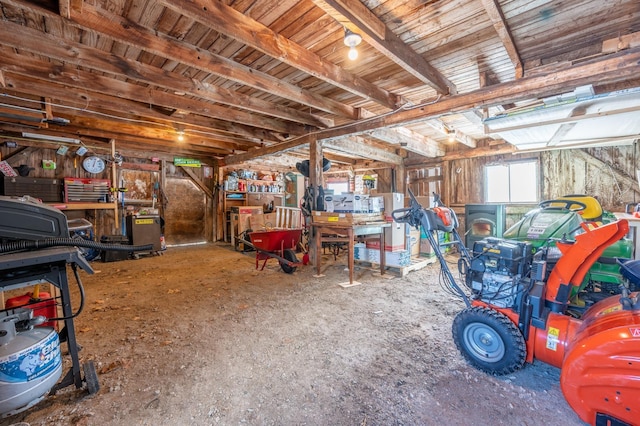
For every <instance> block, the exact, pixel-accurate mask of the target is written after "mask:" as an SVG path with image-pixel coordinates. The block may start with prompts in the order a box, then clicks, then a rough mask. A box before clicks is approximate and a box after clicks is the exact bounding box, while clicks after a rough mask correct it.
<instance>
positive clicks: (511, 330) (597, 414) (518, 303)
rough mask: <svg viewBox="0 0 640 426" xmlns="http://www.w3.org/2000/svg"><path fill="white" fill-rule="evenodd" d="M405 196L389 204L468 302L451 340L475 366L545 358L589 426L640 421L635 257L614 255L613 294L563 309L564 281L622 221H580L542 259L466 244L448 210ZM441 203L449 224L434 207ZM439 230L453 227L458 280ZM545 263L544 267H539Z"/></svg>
mask: <svg viewBox="0 0 640 426" xmlns="http://www.w3.org/2000/svg"><path fill="white" fill-rule="evenodd" d="M409 195H410V197H411V205H410V207H408V208H405V209H400V210H396V211H394V212H393V218H394V220H396V221H397V222H402V223H408V224H410V225H412V226H415V227H419V226H422V227H423V228H424V231H425V233H426V234H427V236H428V238H429V241H430V242H431V244H432V246H433V249H434V253H435V255H436V256H437V257H438V259H439V261H440V267H441V270H442V276H443V278H444V280H445V281H446V284H447V288H448V289H450V290H452V291H453V292H455V293H456V294H457V295H458V296H459V297H461V298H462V299H463V301H464V302H465V304H466V308H465V309H463V310H462V311H461V312H460V313H458V315H457V316H456V317H455V319H454V321H453V326H452V332H453V339H454V342H455V344H456V346H457V347H458V350H459V351H460V353H461V354H462V356H463V357H464V358H465V359H466V360H467V361H468V362H469V363H470V364H471V365H473V366H474V367H476V368H478V369H480V370H482V371H484V372H486V373H489V374H494V375H502V374H510V373H513V372H514V371H516V370H518V369H520V368H521V367H522V366H523V365H525V363H532V362H533V361H534V360H539V361H543V362H545V363H547V364H550V365H553V366H555V367H557V368H559V369H560V370H561V372H560V373H561V374H560V386H561V389H562V392H563V394H564V396H565V399H566V400H567V402H568V403H569V405H570V406H571V408H573V410H574V411H575V412H576V413H577V414H578V416H579V417H580V418H581V419H582V420H583V421H585V422H588V423H590V424H593V425H611V426H614V425H617V426H624V425H638V424H640V423H638V422H639V421H640V295H639V293H638V292H629V284H632V285H633V286H634V288H635V286H636V285H638V284H640V261H629V260H626V261H624V260H621V261H620V263H621V266H620V267H621V271H622V276H623V277H624V279H625V284H623V285H622V288H621V294H619V295H613V296H610V297H608V298H605V299H604V300H601V301H599V302H597V303H595V304H594V305H592V306H591V307H589V308H588V309H586V310H585V311H584V313H582V316H581V317H579V318H578V317H576V316H575V315H574V314H573V312H571V311H569V309H568V307H569V298H570V296H571V292H572V289H573V288H574V287H579V286H580V285H581V283H582V282H583V280H584V277H585V274H587V272H588V270H589V268H590V267H591V266H592V264H593V263H594V262H595V261H596V260H597V259H598V258H599V257H600V256H601V255H602V253H603V251H604V250H605V249H606V248H607V247H609V246H610V245H611V244H613V243H614V242H616V241H618V240H619V239H620V238H622V237H623V236H624V235H626V234H627V232H628V229H629V225H628V223H627V221H626V220H619V221H615V222H611V223H608V224H605V225H602V226H599V227H593V226H588V225H587V224H582V225H581V226H583V230H584V232H583V233H581V234H579V235H576V236H575V237H574V239H573V240H558V239H556V240H554V241H553V243H555V246H556V247H557V248H558V249H559V251H560V253H561V254H560V257H559V258H558V259H557V261H555V259H554V262H551V263H548V262H547V259H546V256H547V247H548V245H546V246H543V247H541V248H540V249H538V250H537V251H535V253H534V251H533V248H532V246H531V244H530V243H527V242H523V241H513V240H508V239H502V238H486V239H484V240H481V241H477V242H476V243H474V247H473V250H471V251H468V250H466V249H465V248H464V244H462V241H461V239H460V237H459V235H458V233H457V231H456V230H455V227H456V226H457V219H456V218H455V213H454V212H453V211H452V210H450V209H447V208H446V207H438V208H437V209H439V210H436V209H424V208H422V206H420V204H419V203H418V202H417V200H416V198H415V197H414V195H413V193H411V191H409ZM443 210H446V211H448V214H446V215H444V217H445V218H446V217H447V216H450V217H452V218H453V220H452V221H451V224H450V225H449V226H447V225H446V223H445V220H443V219H442V217H443V216H441V215H439V213H438V211H440V212H441V211H443ZM438 231H445V232H451V234H452V239H453V244H454V245H456V246H457V247H458V249H459V250H458V252H459V254H460V258H459V260H458V272H459V274H460V277H461V280H462V284H458V283H457V282H456V281H455V279H454V277H453V274H452V273H451V271H450V269H449V266H448V263H447V262H446V261H445V259H444V255H443V253H442V251H441V250H440V248H439V247H438V240H437V238H436V236H437V232H438ZM547 268H550V271H547Z"/></svg>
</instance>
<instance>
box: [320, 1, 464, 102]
mask: <svg viewBox="0 0 640 426" xmlns="http://www.w3.org/2000/svg"><path fill="white" fill-rule="evenodd" d="M313 2H314V3H315V5H316V6H318V7H319V8H321V9H322V10H324V11H325V13H327V14H328V15H329V16H331V17H333V18H334V19H335V20H336V21H338V23H340V24H341V25H342V26H344V27H346V28H348V29H349V30H351V31H352V32H354V33H357V34H360V35H361V36H362V39H363V40H364V41H365V42H366V43H367V44H369V45H371V46H372V47H373V48H374V49H376V50H377V51H379V52H380V53H382V54H383V55H385V56H386V57H388V58H389V59H390V60H391V61H393V62H395V63H396V64H398V65H399V66H401V67H402V68H403V69H404V70H405V71H407V72H408V73H410V74H411V75H413V76H414V77H416V78H417V79H418V80H420V81H422V82H423V83H425V84H427V85H429V86H431V87H433V88H434V89H435V90H436V92H438V93H440V94H443V95H449V94H455V93H457V89H456V86H455V84H453V83H452V82H451V81H450V80H449V79H447V78H446V77H445V76H444V75H443V74H442V73H441V72H440V71H438V70H437V69H436V68H435V67H434V66H433V65H431V64H430V63H429V62H428V61H427V60H426V59H424V57H422V56H421V55H419V54H418V53H416V52H415V51H414V50H412V49H411V48H410V47H409V46H407V45H406V44H405V43H404V42H403V41H402V40H401V39H400V38H399V37H398V36H397V35H395V34H394V33H393V32H392V31H391V30H390V29H389V28H387V26H386V24H385V23H384V22H382V21H380V20H379V19H378V18H377V17H376V16H375V15H374V14H373V13H372V12H371V11H370V10H369V9H368V8H367V7H366V6H364V5H363V4H362V3H361V2H360V0H313Z"/></svg>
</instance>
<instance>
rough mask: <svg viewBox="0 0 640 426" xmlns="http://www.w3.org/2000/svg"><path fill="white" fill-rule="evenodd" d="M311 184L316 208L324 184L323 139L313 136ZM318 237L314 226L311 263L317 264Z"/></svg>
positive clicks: (310, 151)
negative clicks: (319, 139)
mask: <svg viewBox="0 0 640 426" xmlns="http://www.w3.org/2000/svg"><path fill="white" fill-rule="evenodd" d="M309 186H310V187H311V189H312V191H311V193H312V195H313V201H312V202H311V206H312V208H311V210H316V208H317V205H318V193H319V188H320V187H321V186H322V141H318V140H317V139H316V138H313V139H312V140H311V141H310V143H309ZM318 238H320V236H319V235H316V233H315V231H314V230H313V227H312V228H311V232H310V234H309V259H310V260H311V264H315V263H316V259H317V256H321V255H322V254H321V253H318V252H317V250H316V240H317V239H318Z"/></svg>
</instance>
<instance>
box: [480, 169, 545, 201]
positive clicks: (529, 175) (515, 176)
mask: <svg viewBox="0 0 640 426" xmlns="http://www.w3.org/2000/svg"><path fill="white" fill-rule="evenodd" d="M485 185H486V187H485V193H486V202H488V203H532V202H533V203H535V202H537V201H538V163H537V161H525V162H515V163H510V164H505V165H496V166H486V167H485Z"/></svg>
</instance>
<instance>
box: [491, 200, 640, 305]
mask: <svg viewBox="0 0 640 426" xmlns="http://www.w3.org/2000/svg"><path fill="white" fill-rule="evenodd" d="M615 220H616V218H615V216H614V215H613V214H612V213H609V212H605V211H604V210H603V209H602V206H601V205H600V203H599V202H598V200H596V199H595V198H593V197H590V196H587V195H566V196H564V197H560V198H558V199H553V200H547V201H543V202H541V203H540V204H539V205H538V208H536V209H534V210H531V211H530V212H528V213H527V214H525V216H524V217H523V218H522V219H521V220H520V221H518V222H517V223H516V224H515V225H513V226H512V227H510V228H509V229H507V230H506V231H505V233H504V235H503V237H504V238H507V239H510V240H519V241H528V242H530V243H531V244H532V245H533V247H534V250H537V249H539V248H541V247H542V246H545V245H551V246H554V245H555V240H556V239H561V238H563V237H566V238H569V239H574V237H575V236H576V235H578V234H581V233H583V232H584V229H583V226H597V225H599V224H606V223H609V222H612V221H615ZM556 250H557V249H556ZM550 253H551V251H550ZM556 254H557V256H558V258H559V256H560V251H559V250H557V253H556ZM632 257H633V242H632V241H631V240H629V239H627V238H623V239H621V240H619V241H618V242H616V243H614V244H612V245H611V246H609V247H607V249H606V250H605V251H604V253H603V254H602V256H601V257H600V258H599V259H598V262H596V263H594V265H593V266H592V267H591V269H589V272H588V273H587V274H586V275H585V279H584V281H583V283H582V285H581V286H580V287H579V288H574V290H573V292H572V294H571V305H572V306H573V307H574V308H578V309H581V308H584V307H588V306H590V305H591V304H593V303H595V302H597V301H599V300H601V299H603V298H605V297H608V296H610V295H612V294H618V293H620V284H622V283H623V279H622V276H621V275H620V266H619V264H618V262H617V261H616V259H630V258H632ZM553 265H554V262H551V263H549V265H548V271H547V273H550V272H551V270H552V269H553ZM629 290H630V291H637V290H638V289H635V288H633V289H631V288H630V289H629Z"/></svg>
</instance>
